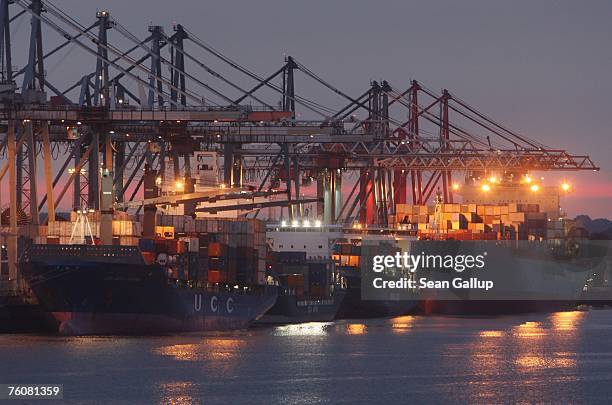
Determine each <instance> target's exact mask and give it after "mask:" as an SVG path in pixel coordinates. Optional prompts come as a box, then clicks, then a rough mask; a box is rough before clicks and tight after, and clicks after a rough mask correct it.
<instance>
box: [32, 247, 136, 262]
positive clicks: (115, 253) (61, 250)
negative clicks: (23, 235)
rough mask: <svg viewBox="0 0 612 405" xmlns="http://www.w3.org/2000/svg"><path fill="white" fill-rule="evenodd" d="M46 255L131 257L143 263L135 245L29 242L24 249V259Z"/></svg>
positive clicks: (107, 257)
mask: <svg viewBox="0 0 612 405" xmlns="http://www.w3.org/2000/svg"><path fill="white" fill-rule="evenodd" d="M48 257H62V258H87V259H97V260H102V261H109V262H116V261H125V259H127V258H129V259H131V260H130V261H131V262H134V263H143V259H142V256H141V254H140V250H139V249H138V247H136V246H96V245H37V244H31V245H29V246H27V247H26V249H25V251H24V257H23V259H25V260H31V259H36V258H42V259H44V258H48Z"/></svg>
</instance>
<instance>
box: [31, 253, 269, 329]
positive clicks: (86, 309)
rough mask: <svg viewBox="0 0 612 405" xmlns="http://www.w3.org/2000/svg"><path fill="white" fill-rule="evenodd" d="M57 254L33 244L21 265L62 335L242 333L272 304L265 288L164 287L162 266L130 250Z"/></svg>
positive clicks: (170, 284) (174, 284) (170, 283)
mask: <svg viewBox="0 0 612 405" xmlns="http://www.w3.org/2000/svg"><path fill="white" fill-rule="evenodd" d="M62 248H63V246H62V247H59V246H54V247H51V246H43V245H33V246H32V247H31V248H30V250H29V251H28V253H27V254H26V257H25V260H24V261H23V262H22V264H21V266H22V270H23V272H24V275H26V277H27V278H28V279H29V283H30V287H31V288H32V290H33V291H34V294H35V295H36V297H37V299H38V301H39V302H40V304H41V305H42V307H43V308H44V309H45V311H47V312H48V313H49V314H51V315H52V317H53V319H54V320H55V322H56V325H57V331H58V332H59V333H61V334H65V335H92V334H95V335H100V334H103V335H104V334H111V335H115V334H129V335H148V334H164V333H179V332H201V331H220V330H234V329H244V328H247V327H249V326H250V325H251V323H252V322H253V321H255V320H256V319H259V318H260V317H261V316H262V315H263V314H264V313H265V312H266V311H268V310H269V309H270V308H271V307H272V306H273V305H274V303H275V302H276V297H277V291H276V288H275V287H272V286H253V287H248V288H246V289H245V288H244V287H241V288H239V289H236V288H228V287H221V286H215V285H206V284H204V285H200V284H196V283H187V282H178V281H176V280H170V279H168V278H167V276H166V273H165V271H164V269H163V268H162V267H160V266H158V265H155V264H154V265H145V264H144V263H143V262H142V258H141V257H140V255H139V252H138V250H137V249H135V248H131V250H130V249H127V248H121V247H98V246H78V247H76V248H75V249H77V250H74V251H72V253H71V252H70V251H66V249H64V251H63V253H64V254H61V253H62V251H61V250H62ZM105 248H106V250H104V249H105ZM113 248H114V249H122V251H123V253H120V252H119V251H117V250H110V251H111V252H113V253H111V254H114V255H115V256H105V253H104V252H107V251H109V249H113ZM134 250H135V252H134ZM66 253H69V254H66ZM70 253H71V254H70Z"/></svg>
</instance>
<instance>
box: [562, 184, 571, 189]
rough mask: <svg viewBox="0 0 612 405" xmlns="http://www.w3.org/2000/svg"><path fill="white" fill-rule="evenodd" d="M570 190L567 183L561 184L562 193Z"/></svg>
mask: <svg viewBox="0 0 612 405" xmlns="http://www.w3.org/2000/svg"><path fill="white" fill-rule="evenodd" d="M570 188H571V186H570V185H569V183H563V184H561V190H563V191H569V190H570Z"/></svg>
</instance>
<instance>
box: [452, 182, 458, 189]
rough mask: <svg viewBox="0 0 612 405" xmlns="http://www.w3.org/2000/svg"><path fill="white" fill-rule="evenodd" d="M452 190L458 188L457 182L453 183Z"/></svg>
mask: <svg viewBox="0 0 612 405" xmlns="http://www.w3.org/2000/svg"><path fill="white" fill-rule="evenodd" d="M453 190H455V191H457V190H459V184H457V183H453Z"/></svg>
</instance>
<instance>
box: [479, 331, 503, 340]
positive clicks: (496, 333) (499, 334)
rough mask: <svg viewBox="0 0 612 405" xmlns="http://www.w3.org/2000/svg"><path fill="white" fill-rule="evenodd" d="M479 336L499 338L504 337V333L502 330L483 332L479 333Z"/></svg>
mask: <svg viewBox="0 0 612 405" xmlns="http://www.w3.org/2000/svg"><path fill="white" fill-rule="evenodd" d="M478 336H480V337H482V338H499V337H503V336H504V332H502V331H501V330H483V331H480V332H479V333H478Z"/></svg>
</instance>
